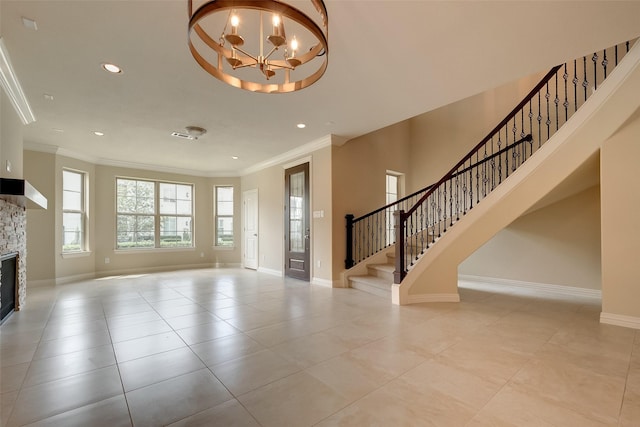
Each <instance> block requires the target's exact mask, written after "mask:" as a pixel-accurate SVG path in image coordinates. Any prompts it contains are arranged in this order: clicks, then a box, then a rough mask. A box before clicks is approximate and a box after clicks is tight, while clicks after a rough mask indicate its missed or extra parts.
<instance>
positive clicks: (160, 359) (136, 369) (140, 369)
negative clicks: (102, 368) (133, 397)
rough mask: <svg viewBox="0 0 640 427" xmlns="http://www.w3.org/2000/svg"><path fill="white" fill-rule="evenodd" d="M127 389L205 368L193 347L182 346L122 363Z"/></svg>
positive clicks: (121, 369)
mask: <svg viewBox="0 0 640 427" xmlns="http://www.w3.org/2000/svg"><path fill="white" fill-rule="evenodd" d="M119 368H120V377H121V378H122V384H123V385H124V390H125V391H131V390H135V389H137V388H140V387H145V386H148V385H151V384H155V383H157V382H160V381H164V380H167V379H169V378H173V377H177V376H180V375H183V374H187V373H189V372H193V371H198V370H200V369H203V368H205V365H204V364H203V363H202V361H200V359H199V358H198V356H196V355H195V354H194V353H193V352H192V351H191V349H189V348H188V347H182V348H178V349H175V350H169V351H165V352H163V353H158V354H154V355H151V356H147V357H142V358H139V359H134V360H130V361H128V362H124V363H120V365H119Z"/></svg>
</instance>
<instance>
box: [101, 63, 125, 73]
mask: <svg viewBox="0 0 640 427" xmlns="http://www.w3.org/2000/svg"><path fill="white" fill-rule="evenodd" d="M102 68H103V69H105V70H106V71H108V72H110V73H113V74H122V68H120V67H118V66H117V65H116V64H109V63H108V62H106V63H104V64H102Z"/></svg>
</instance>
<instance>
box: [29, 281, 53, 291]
mask: <svg viewBox="0 0 640 427" xmlns="http://www.w3.org/2000/svg"><path fill="white" fill-rule="evenodd" d="M55 285H56V281H55V280H54V279H41V280H28V279H27V289H29V288H42V287H47V286H55Z"/></svg>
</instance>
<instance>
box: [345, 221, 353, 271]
mask: <svg viewBox="0 0 640 427" xmlns="http://www.w3.org/2000/svg"><path fill="white" fill-rule="evenodd" d="M353 218H354V216H353V215H352V214H347V215H345V219H346V220H347V257H346V259H345V260H344V267H345V268H346V269H349V268H351V267H353V265H354V261H353Z"/></svg>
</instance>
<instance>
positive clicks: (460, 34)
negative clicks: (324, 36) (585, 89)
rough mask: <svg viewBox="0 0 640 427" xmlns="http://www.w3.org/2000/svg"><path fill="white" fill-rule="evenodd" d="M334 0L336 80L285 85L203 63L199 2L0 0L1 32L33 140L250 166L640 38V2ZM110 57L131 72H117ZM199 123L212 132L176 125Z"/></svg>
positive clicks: (202, 167) (234, 168)
mask: <svg viewBox="0 0 640 427" xmlns="http://www.w3.org/2000/svg"><path fill="white" fill-rule="evenodd" d="M325 3H326V5H327V10H328V15H329V46H330V54H329V67H328V70H327V72H326V74H325V76H324V77H323V78H322V79H321V80H320V81H319V82H317V83H316V84H315V85H313V86H311V87H309V88H307V89H304V90H302V91H300V92H296V93H291V94H278V95H275V94H256V93H251V92H247V91H243V90H240V89H236V88H232V87H229V86H226V85H225V84H223V83H221V82H219V81H218V80H216V79H214V78H213V77H212V76H210V75H209V74H207V73H206V72H205V71H203V70H202V69H200V68H199V66H198V65H197V64H196V62H195V60H194V59H193V58H192V57H191V54H190V52H189V50H188V48H187V22H188V16H187V0H143V1H134V0H126V1H120V0H110V1H102V0H83V1H77V0H45V1H34V0H30V1H25V0H20V1H13V0H0V15H1V16H0V24H1V27H0V30H1V31H0V35H1V36H2V38H3V39H4V41H5V44H6V46H7V48H8V49H9V52H10V55H11V59H12V62H13V66H14V68H15V70H16V72H17V74H18V77H19V79H20V82H21V84H22V86H23V88H24V91H25V93H26V95H27V98H28V99H29V102H30V103H31V106H32V108H33V110H34V112H35V115H36V118H37V121H36V122H35V123H32V124H30V125H28V126H26V127H25V129H24V137H25V146H26V147H37V146H40V145H51V146H57V147H60V148H61V149H62V150H61V152H64V153H74V155H76V156H79V157H82V158H88V159H91V160H93V161H95V162H97V163H113V164H130V165H133V164H139V165H143V166H142V167H150V168H160V169H163V170H164V169H169V170H176V171H181V172H188V173H191V174H196V175H211V176H215V175H238V174H242V173H243V171H246V170H247V168H250V167H255V166H256V165H259V164H261V163H263V162H265V161H268V160H269V159H271V158H273V157H276V156H278V155H281V154H282V153H285V152H288V151H290V150H294V149H297V148H299V147H301V146H304V145H305V144H309V143H313V142H314V141H318V140H320V139H322V138H323V137H325V136H326V135H328V134H334V135H338V136H340V137H343V138H346V139H350V138H353V137H356V136H359V135H362V134H365V133H368V132H371V131H374V130H377V129H380V128H382V127H385V126H388V125H390V124H393V123H396V122H399V121H401V120H404V119H407V118H410V117H413V116H416V115H418V114H422V113H425V112H427V111H430V110H433V109H435V108H438V107H440V106H443V105H446V104H449V103H451V102H454V101H456V100H459V99H462V98H465V97H468V96H471V95H473V94H476V93H479V92H482V91H484V90H487V89H490V88H493V87H496V86H498V85H500V84H503V83H506V82H509V81H512V80H515V79H518V78H521V77H524V76H527V75H530V74H532V73H535V72H539V71H543V70H547V69H549V68H550V67H551V66H553V65H555V64H557V63H560V62H564V60H566V59H571V58H574V57H577V56H580V55H583V54H586V53H588V52H590V51H593V50H596V49H600V48H603V47H607V46H610V45H613V44H615V43H617V42H620V41H623V40H627V39H630V38H634V37H637V36H638V35H640V19H638V17H639V16H640V2H639V1H628V2H614V1H585V2H582V1H580V2H579V1H568V2H553V1H531V2H528V1H504V2H493V1H468V2H463V1H420V0H414V1H402V0H379V1H375V0H374V1H364V0H325ZM21 17H27V18H30V19H33V20H35V21H36V22H37V25H38V30H37V31H33V30H29V29H27V28H25V27H24V26H23V25H22V20H21ZM103 62H113V63H116V64H118V65H120V66H121V67H122V68H123V69H124V73H123V74H122V75H117V76H114V75H110V74H108V73H106V72H104V71H103V70H102V69H101V68H100V64H101V63H103ZM44 94H50V95H53V97H54V99H53V101H50V100H46V99H45V98H44ZM299 122H304V123H306V124H307V127H306V128H305V129H303V130H300V129H297V128H296V126H295V125H296V124H297V123H299ZM189 125H197V126H202V127H204V128H206V129H208V133H207V134H206V136H205V137H203V138H201V139H199V140H198V141H194V142H186V141H184V140H180V139H177V138H174V137H171V136H170V133H171V132H172V131H176V130H177V131H180V130H184V128H185V126H189ZM54 129H61V130H63V132H59V131H56V130H54ZM94 130H100V131H103V132H105V134H106V135H105V136H103V137H97V136H95V135H93V133H92V132H93V131H94ZM232 156H239V159H238V160H232V159H231V157H232Z"/></svg>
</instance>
